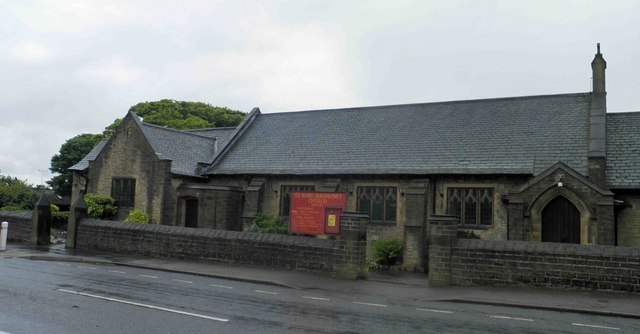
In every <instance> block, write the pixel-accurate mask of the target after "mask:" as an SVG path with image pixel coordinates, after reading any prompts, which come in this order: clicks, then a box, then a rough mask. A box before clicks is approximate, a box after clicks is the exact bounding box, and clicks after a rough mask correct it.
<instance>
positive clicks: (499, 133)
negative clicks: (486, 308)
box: [71, 47, 640, 262]
mask: <svg viewBox="0 0 640 334" xmlns="http://www.w3.org/2000/svg"><path fill="white" fill-rule="evenodd" d="M591 68H592V74H593V89H592V91H591V92H586V93H575V94H559V95H544V96H524V97H510V98H497V99H483V100H468V101H451V102H438V103H420V104H405V105H390V106H377V107H360V108H347V109H331V110H309V111H300V112H285V113H269V114H262V113H261V112H260V110H259V109H258V108H255V109H254V110H252V111H251V112H250V113H249V114H248V115H247V116H246V118H245V119H244V121H243V122H242V123H241V124H240V125H238V126H237V127H235V128H214V129H204V130H193V131H178V130H173V129H168V128H164V127H159V126H155V125H151V124H147V123H144V121H143V120H141V119H140V118H139V117H138V116H136V115H135V114H133V113H129V114H127V115H126V117H125V118H124V121H123V122H122V125H121V126H120V127H119V128H118V129H117V131H116V132H115V134H114V135H113V136H112V137H111V138H110V139H109V140H107V141H103V142H101V143H100V144H99V145H98V146H96V147H95V149H94V150H93V151H92V152H91V153H89V154H88V155H87V156H86V157H85V158H84V159H83V160H82V161H81V162H80V163H78V164H77V165H75V166H73V167H72V168H71V169H72V170H73V171H74V187H73V189H74V190H73V196H74V198H73V199H72V203H75V200H76V199H77V197H78V195H79V194H84V193H100V194H105V195H111V196H112V197H114V198H116V199H117V201H118V204H119V206H120V209H121V212H122V215H126V213H127V212H128V210H130V209H133V208H135V209H139V210H143V211H145V212H146V213H147V214H148V215H149V216H150V218H151V220H152V222H153V223H157V224H166V225H178V226H187V227H198V228H215V229H230V230H242V229H246V228H247V226H248V222H250V221H251V219H252V218H253V217H255V215H256V214H257V213H260V212H262V213H266V214H270V215H274V216H279V217H281V218H282V219H285V220H286V219H288V216H289V212H290V194H291V192H293V191H322V192H342V193H346V195H347V211H351V212H364V213H367V214H368V215H369V216H370V224H369V226H368V234H369V238H370V239H371V240H375V239H378V238H386V237H395V238H398V239H401V240H405V243H406V245H407V247H405V262H406V259H409V258H415V257H416V256H417V257H419V255H415V254H412V252H414V251H417V252H418V253H419V250H416V249H415V247H412V246H411V245H415V244H416V240H425V239H424V236H425V235H426V234H427V233H428V231H427V224H426V222H427V219H428V217H429V216H431V215H443V214H447V215H455V216H458V217H459V218H460V227H461V229H463V230H464V231H466V233H468V234H474V235H475V236H477V237H480V238H483V239H495V240H527V241H541V242H561V243H579V244H602V245H640V131H639V130H638V129H640V112H628V113H607V103H606V101H607V92H606V87H605V69H606V62H605V60H604V58H603V56H602V54H601V53H600V50H599V47H598V52H597V54H596V55H595V58H594V59H593V61H592V63H591ZM416 238H417V239H416ZM419 243H420V242H418V244H419ZM417 262H420V261H419V260H417Z"/></svg>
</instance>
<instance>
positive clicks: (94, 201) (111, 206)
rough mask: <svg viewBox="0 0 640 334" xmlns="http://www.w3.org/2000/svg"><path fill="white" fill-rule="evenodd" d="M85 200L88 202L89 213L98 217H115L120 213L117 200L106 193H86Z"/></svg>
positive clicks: (90, 215) (107, 218) (91, 216)
mask: <svg viewBox="0 0 640 334" xmlns="http://www.w3.org/2000/svg"><path fill="white" fill-rule="evenodd" d="M84 202H85V203H87V215H88V216H89V217H90V218H96V219H106V220H109V219H113V217H115V216H116V214H117V213H118V207H117V206H116V201H115V200H114V199H113V198H111V197H109V196H105V195H98V194H86V195H84Z"/></svg>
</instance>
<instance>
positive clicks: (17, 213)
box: [0, 211, 33, 221]
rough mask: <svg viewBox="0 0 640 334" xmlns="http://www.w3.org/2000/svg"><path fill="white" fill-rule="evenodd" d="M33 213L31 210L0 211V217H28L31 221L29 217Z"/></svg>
mask: <svg viewBox="0 0 640 334" xmlns="http://www.w3.org/2000/svg"><path fill="white" fill-rule="evenodd" d="M32 215H33V212H32V211H0V219H4V217H7V218H18V219H28V220H29V221H31V217H32Z"/></svg>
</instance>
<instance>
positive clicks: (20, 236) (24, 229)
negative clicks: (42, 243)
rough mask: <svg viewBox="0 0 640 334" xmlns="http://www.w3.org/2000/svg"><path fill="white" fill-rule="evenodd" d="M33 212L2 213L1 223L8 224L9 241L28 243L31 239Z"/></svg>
mask: <svg viewBox="0 0 640 334" xmlns="http://www.w3.org/2000/svg"><path fill="white" fill-rule="evenodd" d="M32 215H33V213H32V212H31V211H0V222H8V223H9V229H8V231H7V232H8V234H7V241H10V242H21V243H26V242H29V240H30V239H31V229H32Z"/></svg>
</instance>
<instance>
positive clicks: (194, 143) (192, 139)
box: [70, 113, 235, 176]
mask: <svg viewBox="0 0 640 334" xmlns="http://www.w3.org/2000/svg"><path fill="white" fill-rule="evenodd" d="M132 116H133V119H134V121H135V122H137V124H138V125H139V127H140V129H141V130H142V133H143V134H144V136H145V138H146V139H147V141H148V142H149V144H150V145H151V147H152V149H153V151H154V152H155V153H156V155H157V156H158V158H160V159H166V160H171V173H173V174H178V175H187V176H200V174H199V173H198V171H197V164H198V163H199V162H204V163H210V162H211V161H213V159H214V158H215V156H216V154H218V153H220V151H221V150H222V148H223V147H224V145H226V144H227V143H228V140H229V138H228V137H229V136H230V135H231V133H232V132H233V131H234V130H235V128H228V127H223V128H209V129H201V130H176V129H171V128H166V127H162V126H158V125H153V124H149V123H144V122H142V121H140V119H139V118H138V116H137V115H135V114H134V113H132ZM215 138H218V144H217V148H218V150H217V152H216V139H215ZM107 141H108V140H103V141H101V142H100V143H99V144H98V145H97V146H96V147H95V148H94V149H93V150H92V151H91V152H90V153H89V154H87V156H85V157H84V158H83V159H82V161H80V162H79V163H78V164H76V165H75V166H73V167H71V168H70V169H72V170H85V169H86V168H88V167H89V161H93V160H95V159H96V157H97V156H98V154H99V153H100V152H101V151H102V149H103V148H104V146H105V144H106V143H107Z"/></svg>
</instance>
